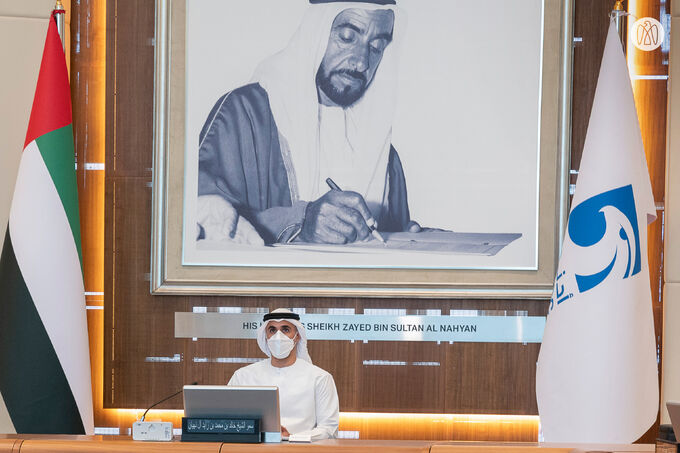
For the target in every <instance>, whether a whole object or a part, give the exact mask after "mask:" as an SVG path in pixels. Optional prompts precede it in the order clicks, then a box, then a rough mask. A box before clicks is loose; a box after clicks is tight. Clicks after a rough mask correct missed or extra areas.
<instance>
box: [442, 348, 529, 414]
mask: <svg viewBox="0 0 680 453" xmlns="http://www.w3.org/2000/svg"><path fill="white" fill-rule="evenodd" d="M539 349H540V345H539V344H536V343H527V344H522V343H454V344H453V345H451V346H450V347H449V348H448V350H447V362H448V363H449V364H450V365H449V375H448V379H447V382H446V395H447V406H446V411H445V412H447V413H462V414H532V415H533V414H536V415H537V414H538V408H537V406H536V383H535V376H536V361H537V360H538V351H539Z"/></svg>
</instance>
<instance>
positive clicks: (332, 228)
mask: <svg viewBox="0 0 680 453" xmlns="http://www.w3.org/2000/svg"><path fill="white" fill-rule="evenodd" d="M367 222H368V223H371V224H372V223H374V222H375V220H373V216H372V215H371V211H369V209H368V206H366V202H365V201H364V198H363V197H362V196H361V195H359V194H358V193H356V192H345V191H339V190H331V191H329V192H326V194H324V195H323V196H322V197H321V198H319V199H318V200H315V201H312V202H310V203H309V204H308V205H307V209H306V210H305V220H304V222H303V224H302V231H301V232H300V239H302V240H303V241H305V242H317V243H326V244H347V243H350V242H355V241H363V240H365V239H367V238H368V237H370V236H371V230H370V229H369V228H368V225H367Z"/></svg>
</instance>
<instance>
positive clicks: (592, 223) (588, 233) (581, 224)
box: [569, 184, 642, 292]
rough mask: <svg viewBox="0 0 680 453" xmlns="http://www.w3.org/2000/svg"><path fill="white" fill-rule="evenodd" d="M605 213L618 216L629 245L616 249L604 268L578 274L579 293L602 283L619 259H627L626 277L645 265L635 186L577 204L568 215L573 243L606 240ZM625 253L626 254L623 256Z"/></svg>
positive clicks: (592, 242)
mask: <svg viewBox="0 0 680 453" xmlns="http://www.w3.org/2000/svg"><path fill="white" fill-rule="evenodd" d="M606 212H609V213H611V217H610V220H611V219H615V220H614V221H616V222H618V223H619V225H618V227H619V228H618V235H619V237H620V238H621V239H622V240H623V241H625V243H626V245H627V247H626V248H625V249H624V250H618V248H617V249H616V250H614V256H613V257H612V259H611V261H610V263H609V264H608V265H607V266H606V267H605V268H604V269H602V270H601V271H599V272H596V273H594V274H590V275H579V274H575V277H576V284H577V286H578V290H579V292H585V291H588V290H590V289H593V288H595V287H596V286H597V285H599V284H600V283H602V282H603V281H604V280H605V279H606V278H607V276H609V273H610V272H611V271H612V269H613V268H614V264H615V263H616V261H617V259H623V260H627V264H626V270H625V272H624V275H623V278H624V279H625V278H628V277H631V276H633V275H635V274H637V273H638V272H640V270H641V268H642V260H641V258H640V231H639V229H638V221H637V212H636V210H635V198H634V196H633V186H632V185H630V184H629V185H627V186H623V187H619V188H618V189H613V190H610V191H607V192H603V193H601V194H599V195H595V196H594V197H592V198H589V199H587V200H586V201H584V202H583V203H581V204H579V205H578V206H576V207H575V208H574V209H573V210H572V211H571V215H570V216H569V237H570V238H571V240H572V242H573V243H574V244H576V245H578V246H581V247H592V246H594V245H596V244H597V243H598V242H600V241H601V240H602V239H604V238H605V233H606V231H607V218H606V217H605V213H606ZM621 214H622V215H621ZM624 253H625V256H622V255H623V254H624Z"/></svg>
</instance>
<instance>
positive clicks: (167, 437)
mask: <svg viewBox="0 0 680 453" xmlns="http://www.w3.org/2000/svg"><path fill="white" fill-rule="evenodd" d="M197 384H198V382H193V383H192V384H191V385H197ZM182 390H184V388H182V389H180V390H178V391H177V392H175V393H173V394H172V395H170V396H166V397H165V398H163V399H162V400H160V401H157V402H155V403H154V404H152V405H151V406H149V408H148V409H147V410H145V411H144V414H142V418H141V419H140V420H139V421H137V422H134V423H133V424H132V440H151V441H165V442H168V441H171V440H172V423H170V422H145V421H144V419H145V418H146V414H147V412H149V411H150V410H151V409H152V408H154V407H156V406H158V405H159V404H161V403H162V402H164V401H167V400H169V399H170V398H174V397H175V396H177V395H179V394H180V393H182Z"/></svg>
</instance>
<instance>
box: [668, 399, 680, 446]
mask: <svg viewBox="0 0 680 453" xmlns="http://www.w3.org/2000/svg"><path fill="white" fill-rule="evenodd" d="M666 408H667V409H668V415H670V417H671V424H672V425H673V432H674V433H675V439H676V441H680V402H677V401H668V402H667V403H666Z"/></svg>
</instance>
